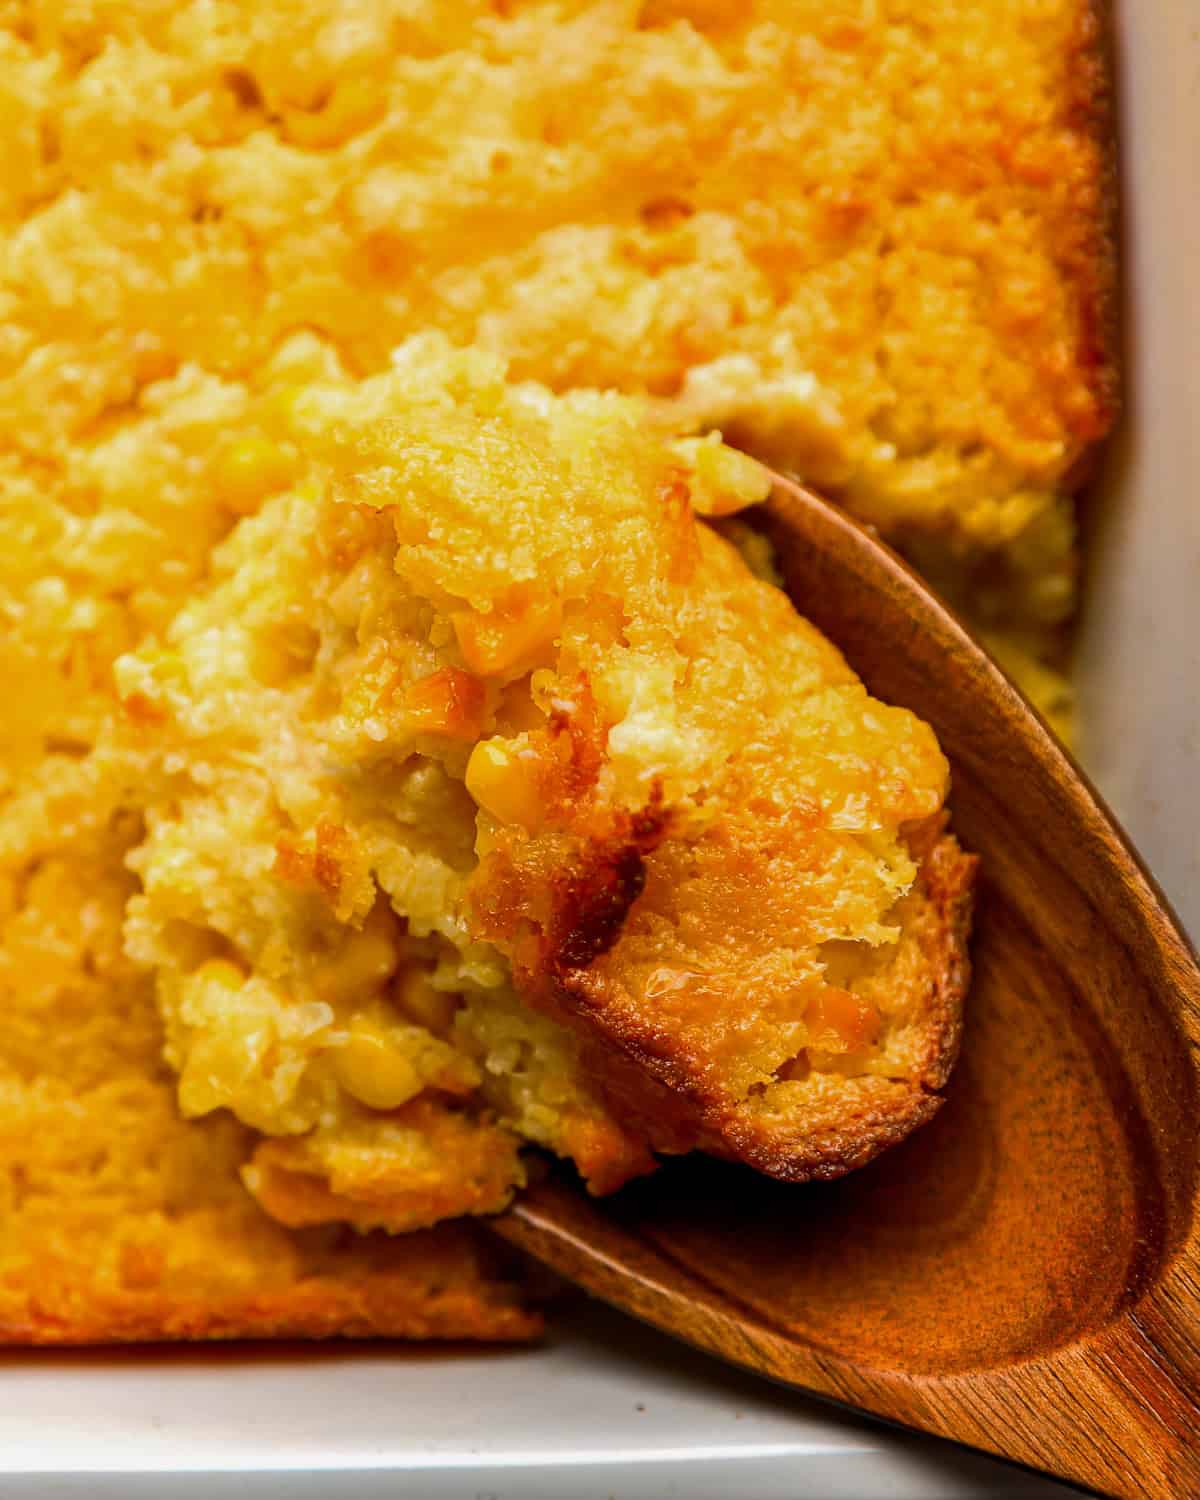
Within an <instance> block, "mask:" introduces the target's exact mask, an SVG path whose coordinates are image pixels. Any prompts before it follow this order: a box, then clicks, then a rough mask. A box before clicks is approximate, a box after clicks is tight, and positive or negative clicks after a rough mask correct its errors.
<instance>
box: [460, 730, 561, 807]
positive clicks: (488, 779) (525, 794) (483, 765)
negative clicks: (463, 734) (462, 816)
mask: <svg viewBox="0 0 1200 1500" xmlns="http://www.w3.org/2000/svg"><path fill="white" fill-rule="evenodd" d="M536 771H537V757H536V755H535V754H534V753H533V751H532V750H530V749H528V748H527V747H524V746H521V745H519V744H517V743H515V742H513V741H512V740H502V739H492V740H480V742H479V744H478V745H476V746H475V748H474V750H472V751H471V758H470V760H469V761H468V762H467V775H466V784H467V791H468V792H470V794H471V796H472V797H474V799H475V801H476V802H477V803H478V804H479V806H480V807H482V808H483V809H484V811H485V812H489V813H491V815H492V817H493V818H496V819H498V820H499V821H500V822H501V823H519V824H520V825H521V827H523V828H536V827H537V826H538V824H539V823H540V822H541V819H542V798H541V794H540V791H539V788H538V784H537V775H536Z"/></svg>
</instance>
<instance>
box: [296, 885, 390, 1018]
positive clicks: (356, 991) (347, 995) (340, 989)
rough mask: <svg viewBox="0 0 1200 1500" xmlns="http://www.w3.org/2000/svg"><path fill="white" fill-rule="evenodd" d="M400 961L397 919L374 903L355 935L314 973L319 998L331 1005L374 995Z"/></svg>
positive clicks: (384, 907) (381, 906)
mask: <svg viewBox="0 0 1200 1500" xmlns="http://www.w3.org/2000/svg"><path fill="white" fill-rule="evenodd" d="M399 962H400V945H399V942H398V940H397V932H396V919H395V917H394V916H393V915H392V912H391V910H390V908H388V907H387V906H385V905H384V904H383V903H381V902H377V903H376V905H375V907H374V908H373V910H372V912H371V915H370V916H369V917H368V918H367V920H366V921H365V922H364V923H363V925H362V928H361V930H360V931H358V932H351V933H350V934H349V936H348V937H347V938H346V939H345V941H344V942H343V943H342V946H341V947H340V948H339V949H338V951H337V952H336V953H335V954H333V955H332V956H331V957H330V958H328V959H326V960H325V962H324V963H322V964H319V965H318V966H317V968H316V970H315V971H314V973H313V977H312V985H313V989H314V990H315V991H316V993H317V996H318V998H319V999H321V1000H324V1001H326V1002H328V1003H329V1004H331V1005H332V1004H334V1003H335V1002H337V1001H339V1000H342V1001H345V1000H355V999H360V998H363V997H365V996H367V995H371V994H374V993H375V992H376V991H377V990H380V989H382V988H383V986H384V985H385V984H386V983H387V982H388V980H389V979H390V978H391V977H392V975H393V974H394V973H395V972H396V968H397V966H398V964H399Z"/></svg>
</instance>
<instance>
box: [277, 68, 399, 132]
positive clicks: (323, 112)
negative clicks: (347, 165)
mask: <svg viewBox="0 0 1200 1500" xmlns="http://www.w3.org/2000/svg"><path fill="white" fill-rule="evenodd" d="M386 108H387V95H386V92H385V91H384V89H383V87H382V86H381V85H380V84H379V83H378V82H377V81H376V80H375V79H373V78H343V79H341V80H340V81H339V82H338V83H337V84H336V86H335V87H334V89H333V92H332V94H331V95H330V96H329V98H328V99H327V100H325V101H324V102H323V104H322V105H321V107H320V108H319V109H310V110H304V109H292V110H288V112H287V114H286V115H285V116H284V131H285V134H286V135H287V138H288V140H289V141H293V142H295V144H296V145H298V146H310V147H313V146H316V147H324V146H340V145H342V144H343V143H344V142H345V141H347V140H349V139H350V137H351V136H352V135H356V134H357V133H358V132H359V131H361V130H365V129H367V127H368V126H370V125H373V124H374V123H375V121H376V120H378V119H379V117H380V116H381V115H382V114H383V112H384V110H385V109H386Z"/></svg>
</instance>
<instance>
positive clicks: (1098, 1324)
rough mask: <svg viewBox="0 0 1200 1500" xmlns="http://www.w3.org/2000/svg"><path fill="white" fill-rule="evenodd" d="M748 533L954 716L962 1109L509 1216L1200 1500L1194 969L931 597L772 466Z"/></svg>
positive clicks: (948, 1432)
mask: <svg viewBox="0 0 1200 1500" xmlns="http://www.w3.org/2000/svg"><path fill="white" fill-rule="evenodd" d="M763 526H764V529H765V530H766V531H767V532H768V534H769V535H770V537H771V539H772V541H773V542H774V544H775V548H776V552H777V557H778V561H779V565H780V568H781V571H782V573H783V575H784V579H785V582H786V586H787V589H788V592H789V593H790V594H791V596H792V598H793V600H794V601H795V603H796V605H797V608H798V609H799V610H800V611H801V613H802V614H805V615H807V616H808V617H809V618H810V619H811V620H812V621H813V622H814V623H815V624H816V625H818V626H819V627H820V628H821V629H822V630H823V631H824V632H825V633H826V634H827V635H828V636H829V637H830V638H831V639H832V640H834V641H836V642H837V644H838V645H839V646H840V647H841V648H842V649H843V651H844V652H845V654H846V656H847V658H848V659H849V661H850V663H851V665H852V666H853V667H854V668H855V669H856V670H857V671H858V672H859V673H860V675H861V676H862V678H863V680H864V681H865V683H866V685H867V687H868V688H869V689H870V690H871V692H872V693H875V694H876V695H878V696H879V697H881V698H883V699H886V700H889V701H892V702H896V703H903V704H906V705H907V706H909V707H911V708H913V709H914V710H915V711H916V712H917V713H918V714H920V715H921V716H922V717H923V718H925V719H927V720H928V721H929V722H930V723H931V724H932V725H933V727H934V729H935V730H936V731H937V734H938V736H939V738H940V740H941V743H942V746H943V749H944V750H945V752H946V754H947V756H948V757H949V760H950V762H951V766H952V768H953V794H952V799H951V806H952V809H953V815H954V826H955V829H956V832H957V833H958V835H959V837H960V839H961V840H962V842H963V843H964V845H965V846H966V847H968V848H971V849H974V850H975V851H976V852H978V853H979V854H980V855H981V856H982V859H983V865H982V878H981V884H980V893H979V903H978V910H977V919H976V928H975V938H974V943H973V959H974V965H975V978H974V982H973V985H972V988H971V993H970V996H969V999H968V1010H967V1027H966V1035H965V1041H964V1047H963V1054H962V1059H961V1061H960V1063H959V1065H958V1068H957V1070H956V1072H955V1075H954V1078H953V1080H952V1082H951V1086H950V1089H949V1093H948V1097H947V1102H946V1104H945V1106H944V1108H943V1109H942V1111H941V1112H940V1113H939V1115H938V1116H937V1117H936V1118H935V1119H934V1121H933V1123H932V1124H930V1125H928V1126H927V1127H925V1128H924V1129H923V1130H921V1131H919V1132H918V1133H917V1134H916V1135H914V1136H913V1137H911V1138H910V1139H909V1140H907V1141H906V1142H904V1143H903V1144H902V1145H900V1146H899V1147H897V1148H895V1149H894V1150H892V1151H889V1152H887V1153H885V1155H884V1156H883V1157H881V1158H880V1159H879V1160H877V1161H876V1162H875V1163H873V1164H872V1165H871V1166H869V1167H867V1168H865V1169H864V1170H862V1171H860V1172H857V1173H854V1174H852V1175H851V1176H849V1177H846V1178H843V1179H842V1180H840V1181H838V1182H835V1183H829V1184H822V1185H817V1184H814V1185H810V1186H807V1187H799V1188H797V1187H788V1186H784V1185H781V1184H779V1183H775V1182H771V1181H769V1180H767V1179H764V1178H761V1177H758V1176H755V1175H754V1174H752V1173H750V1172H747V1171H744V1170H741V1169H738V1168H734V1167H729V1166H725V1165H723V1164H720V1163H716V1162H713V1161H708V1160H704V1159H699V1158H696V1159H687V1160H684V1161H680V1162H677V1163H673V1164H669V1165H668V1166H666V1167H664V1169H663V1170H662V1171H661V1172H660V1173H659V1174H658V1175H656V1176H655V1177H652V1178H649V1179H646V1180H645V1181H643V1182H641V1183H639V1184H636V1185H634V1186H632V1187H630V1188H628V1189H626V1190H625V1191H624V1192H623V1193H621V1194H619V1195H617V1197H616V1198H614V1199H612V1200H607V1201H596V1200H591V1199H588V1198H587V1197H586V1196H585V1195H584V1194H583V1193H582V1191H581V1190H580V1189H579V1188H578V1187H577V1186H576V1185H575V1184H574V1183H573V1182H568V1181H567V1180H566V1179H565V1177H551V1178H550V1179H548V1180H547V1181H545V1182H544V1183H542V1184H541V1185H539V1186H537V1187H535V1188H534V1189H532V1190H531V1191H530V1192H529V1193H528V1194H526V1195H525V1197H524V1198H523V1199H522V1200H521V1201H520V1202H519V1203H518V1204H517V1206H516V1207H515V1208H514V1209H513V1210H512V1211H511V1212H510V1213H509V1214H508V1215H506V1216H505V1217H504V1218H503V1219H501V1220H498V1221H496V1227H497V1228H498V1229H499V1231H500V1232H501V1233H502V1234H504V1235H505V1237H506V1238H508V1239H509V1240H511V1241H513V1242H515V1243H517V1244H519V1245H521V1246H522V1247H523V1248H524V1249H526V1250H528V1251H530V1252H532V1253H533V1254H534V1255H536V1256H538V1257H539V1258H541V1259H542V1260H544V1261H546V1262H548V1263H549V1264H551V1265H553V1266H554V1267H555V1268H556V1269H557V1270H558V1271H560V1272H561V1273H563V1274H565V1275H566V1276H568V1277H570V1278H572V1279H573V1280H575V1281H576V1282H578V1283H580V1284H581V1285H582V1286H584V1287H586V1288H587V1289H588V1290H589V1291H591V1292H593V1293H594V1294H596V1295H597V1296H600V1297H603V1298H606V1299H607V1300H609V1301H610V1302H613V1303H614V1304H616V1305H617V1306H619V1307H622V1308H624V1309H625V1310H626V1311H628V1312H631V1313H634V1314H635V1315H636V1316H638V1317H641V1318H644V1319H646V1320H647V1321H648V1322H651V1323H654V1324H656V1325H657V1326H658V1327H660V1328H663V1329H666V1330H667V1331H669V1332H671V1333H675V1334H677V1335H679V1336H680V1337H682V1338H684V1339H686V1340H688V1341H689V1342H691V1343H693V1344H696V1345H698V1346H699V1347H701V1348H704V1349H707V1350H709V1351H711V1352H712V1353H715V1354H717V1355H720V1356H722V1357H724V1358H726V1359H729V1360H732V1361H734V1362H736V1363H738V1364H740V1365H744V1366H747V1367H749V1368H751V1369H755V1370H758V1371H760V1372H762V1373H763V1374H766V1375H769V1376H772V1377H774V1378H775V1379H777V1380H781V1381H785V1382H787V1383H789V1384H792V1385H795V1386H798V1387H801V1388H802V1389H804V1390H807V1391H812V1392H817V1393H819V1394H821V1395H824V1396H827V1397H832V1398H834V1399H836V1400H838V1401H843V1402H846V1403H849V1404H851V1405H853V1406H856V1407H860V1408H862V1409H864V1410H866V1411H870V1412H874V1413H876V1414H878V1415H880V1416H883V1417H886V1418H889V1419H891V1420H893V1421H896V1422H900V1423H903V1424H905V1425H907V1426H910V1427H914V1428H918V1429H921V1430H923V1431H926V1432H932V1433H937V1434H940V1435H943V1436H945V1437H950V1438H954V1439H957V1440H958V1441H960V1442H964V1443H969V1444H972V1445H973V1446H975V1447H977V1448H981V1449H984V1450H986V1451H987V1452H990V1453H994V1454H997V1455H999V1456H1002V1457H1006V1458H1011V1459H1015V1460H1017V1461H1020V1462H1022V1463H1025V1464H1029V1465H1032V1466H1034V1467H1036V1468H1039V1469H1043V1470H1045V1471H1047V1472H1049V1473H1051V1474H1054V1475H1057V1476H1059V1477H1062V1478H1066V1479H1071V1480H1074V1481H1076V1482H1078V1483H1081V1484H1085V1485H1089V1486H1092V1487H1094V1488H1097V1489H1100V1490H1103V1491H1106V1492H1109V1493H1112V1494H1117V1495H1128V1496H1139V1497H1140V1496H1148V1497H1168V1496H1170V1497H1177V1496H1178V1497H1182V1496H1191V1495H1200V1234H1198V1232H1197V1227H1196V1223H1195V1210H1196V1203H1197V1193H1198V1153H1197V1141H1198V1131H1197V1122H1198V1120H1200V970H1198V969H1197V965H1196V961H1195V958H1194V956H1193V954H1192V952H1191V950H1190V949H1189V947H1188V944H1187V942H1186V941H1185V939H1184V938H1183V937H1182V936H1181V934H1180V932H1179V929H1178V926H1177V925H1176V923H1175V921H1174V919H1173V917H1172V916H1171V913H1170V912H1169V910H1168V909H1167V907H1166V904H1165V902H1164V901H1163V898H1162V896H1161V895H1160V893H1159V892H1158V891H1157V890H1156V888H1155V887H1154V885H1153V883H1152V881H1151V880H1150V878H1149V877H1148V876H1147V874H1146V872H1145V871H1144V870H1143V869H1142V867H1141V865H1140V864H1139V862H1138V860H1137V858H1136V856H1135V855H1134V854H1133V852H1132V851H1131V849H1130V848H1129V846H1128V844H1127V842H1126V841H1125V839H1124V837H1123V836H1122V834H1121V832H1120V831H1119V829H1118V828H1117V827H1116V826H1115V824H1114V823H1113V821H1112V819H1111V817H1110V816H1109V814H1108V813H1107V811H1106V810H1105V808H1104V807H1103V805H1102V804H1101V803H1100V801H1099V799H1098V798H1097V796H1096V794H1095V792H1094V791H1092V789H1091V788H1090V787H1089V786H1088V784H1087V782H1086V781H1085V779H1084V778H1083V777H1082V775H1081V774H1080V772H1079V771H1078V769H1077V768H1076V767H1075V765H1074V764H1073V763H1072V761H1071V760H1070V758H1069V756H1068V755H1067V754H1066V753H1065V752H1064V751H1063V750H1062V748H1061V747H1060V746H1059V745H1058V743H1057V742H1056V741H1055V740H1054V738H1053V737H1052V736H1051V735H1050V734H1049V732H1048V731H1047V730H1046V728H1045V726H1044V725H1043V724H1042V722H1041V721H1040V720H1039V719H1038V717H1037V716H1036V714H1035V713H1034V712H1033V711H1032V709H1030V707H1029V706H1028V704H1027V703H1026V702H1025V701H1024V699H1023V698H1022V697H1021V696H1020V694H1019V693H1018V692H1017V691H1016V689H1015V688H1013V686H1012V685H1011V684H1010V683H1009V682H1008V680H1007V679H1006V678H1005V677H1004V675H1003V674H1002V673H1001V672H1000V671H999V669H998V668H997V667H996V666H995V665H994V664H993V663H992V661H991V660H990V659H989V658H988V657H987V655H986V654H985V653H984V652H983V651H982V650H981V648H980V647H979V646H978V645H977V644H976V643H975V642H974V641H973V640H972V639H971V637H970V636H969V635H968V634H967V632H966V631H965V630H964V629H963V627H962V626H961V625H960V624H959V622H958V621H957V620H956V619H955V618H954V617H953V615H952V614H951V613H950V612H949V611H948V610H947V609H946V608H945V606H943V605H942V604H941V603H940V602H939V601H938V600H937V599H936V598H935V597H934V596H933V595H932V594H931V593H930V591H929V590H928V588H927V587H926V586H925V585H924V584H923V583H922V582H921V581H920V580H919V579H918V578H917V577H916V576H915V575H914V574H913V573H912V572H911V571H910V570H909V569H908V568H907V567H906V566H905V565H904V564H903V563H902V562H901V561H900V560H899V559H898V558H897V557H896V556H895V555H894V554H893V553H891V552H890V551H889V550H888V549H887V548H886V547H884V546H883V545H882V544H881V543H880V542H879V541H878V540H877V539H875V538H874V537H873V536H872V535H871V534H870V533H868V532H867V531H865V530H864V529H863V528H861V527H860V526H858V525H857V524H856V523H855V522H854V521H852V520H850V519H849V518H848V517H846V516H845V515H844V514H842V513H841V512H838V511H836V510H834V509H833V508H832V507H830V506H829V505H827V504H826V503H825V502H824V501H822V500H820V499H818V498H817V497H815V496H813V495H811V494H809V493H808V492H806V491H804V490H802V489H800V488H799V487H798V486H796V485H794V484H791V483H789V482H788V481H786V480H782V479H781V480H779V481H778V483H777V484H776V487H775V491H774V494H773V496H772V498H771V500H770V501H769V502H768V505H767V506H766V507H765V514H764V517H763ZM1165 791H1166V793H1167V794H1168V795H1169V793H1170V789H1169V788H1167V789H1165Z"/></svg>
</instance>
